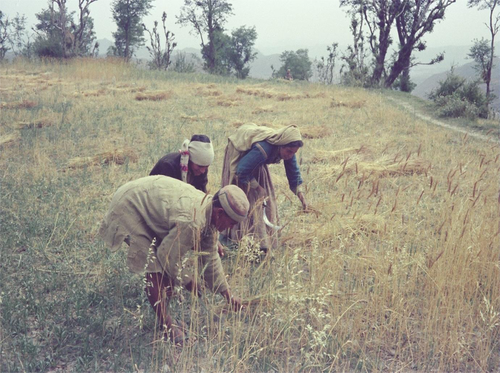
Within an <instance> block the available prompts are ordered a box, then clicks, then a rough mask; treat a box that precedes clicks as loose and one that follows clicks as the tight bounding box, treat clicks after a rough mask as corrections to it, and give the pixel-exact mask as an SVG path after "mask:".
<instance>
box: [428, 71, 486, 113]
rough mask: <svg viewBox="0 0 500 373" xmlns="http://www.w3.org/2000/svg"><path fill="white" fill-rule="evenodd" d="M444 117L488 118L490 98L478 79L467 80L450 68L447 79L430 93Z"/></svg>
mask: <svg viewBox="0 0 500 373" xmlns="http://www.w3.org/2000/svg"><path fill="white" fill-rule="evenodd" d="M429 98H430V99H431V100H432V101H434V103H435V104H436V105H437V106H438V107H439V110H438V111H439V115H440V116H443V117H452V118H458V117H466V118H468V119H475V118H478V117H479V118H487V117H488V105H487V104H488V100H487V98H486V95H485V94H484V93H483V92H482V91H481V88H480V87H479V82H478V81H467V80H466V79H465V78H463V77H460V76H458V75H456V74H455V72H454V69H453V68H452V69H451V70H450V73H448V75H447V77H446V79H445V80H444V81H441V82H439V86H438V87H437V88H436V89H435V90H433V91H432V92H431V93H430V94H429Z"/></svg>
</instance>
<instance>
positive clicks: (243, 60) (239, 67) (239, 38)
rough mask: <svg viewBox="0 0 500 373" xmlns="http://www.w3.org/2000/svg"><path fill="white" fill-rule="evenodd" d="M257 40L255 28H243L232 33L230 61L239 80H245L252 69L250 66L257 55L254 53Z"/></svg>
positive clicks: (229, 51)
mask: <svg viewBox="0 0 500 373" xmlns="http://www.w3.org/2000/svg"><path fill="white" fill-rule="evenodd" d="M256 39H257V32H256V31H255V27H248V28H247V27H245V26H241V27H239V28H237V29H236V30H234V31H233V32H232V33H231V41H230V46H229V50H228V53H229V61H230V65H231V68H232V69H234V72H235V75H236V77H237V78H239V79H245V78H246V77H247V76H248V74H249V72H250V67H249V66H248V64H249V63H250V62H252V61H253V60H254V59H255V57H256V55H257V53H256V52H252V47H253V46H254V44H255V40H256Z"/></svg>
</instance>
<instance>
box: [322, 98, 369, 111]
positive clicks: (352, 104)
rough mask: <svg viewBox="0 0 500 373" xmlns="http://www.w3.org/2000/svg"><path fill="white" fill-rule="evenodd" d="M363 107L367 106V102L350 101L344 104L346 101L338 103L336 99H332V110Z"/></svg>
mask: <svg viewBox="0 0 500 373" xmlns="http://www.w3.org/2000/svg"><path fill="white" fill-rule="evenodd" d="M363 106H365V101H350V102H344V101H337V100H335V99H332V102H331V103H330V107H331V108H335V107H348V108H351V109H360V108H362V107H363Z"/></svg>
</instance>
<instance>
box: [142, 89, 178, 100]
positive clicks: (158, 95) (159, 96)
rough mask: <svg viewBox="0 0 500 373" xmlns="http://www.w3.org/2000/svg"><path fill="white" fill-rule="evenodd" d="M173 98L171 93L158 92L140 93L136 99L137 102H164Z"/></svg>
mask: <svg viewBox="0 0 500 373" xmlns="http://www.w3.org/2000/svg"><path fill="white" fill-rule="evenodd" d="M170 97H172V93H171V92H165V91H157V92H139V93H138V94H137V95H136V96H135V99H136V100H137V101H162V100H166V99H169V98H170Z"/></svg>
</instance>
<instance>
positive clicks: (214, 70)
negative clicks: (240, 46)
mask: <svg viewBox="0 0 500 373" xmlns="http://www.w3.org/2000/svg"><path fill="white" fill-rule="evenodd" d="M230 45H231V37H230V36H229V35H227V34H226V33H224V31H223V30H221V29H216V30H214V32H213V34H212V38H211V40H210V41H209V42H208V43H207V44H206V45H205V46H203V47H202V48H201V57H202V58H203V61H204V63H203V68H204V69H205V70H206V71H209V72H210V73H211V74H217V75H224V76H229V75H230V74H231V61H230V60H229V50H230ZM212 53H215V54H213V55H212ZM211 63H213V66H211Z"/></svg>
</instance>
